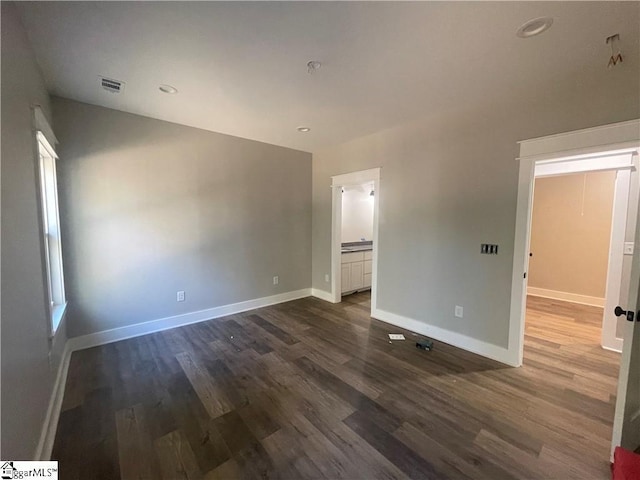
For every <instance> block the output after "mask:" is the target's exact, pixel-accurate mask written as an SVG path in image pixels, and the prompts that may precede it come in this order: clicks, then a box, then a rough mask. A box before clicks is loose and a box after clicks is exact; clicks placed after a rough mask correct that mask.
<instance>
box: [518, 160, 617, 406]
mask: <svg viewBox="0 0 640 480" xmlns="http://www.w3.org/2000/svg"><path fill="white" fill-rule="evenodd" d="M538 170H539V169H538ZM534 176H535V183H534V193H533V207H532V215H531V227H530V228H531V230H530V231H531V234H530V238H529V243H530V252H529V271H528V275H527V277H528V278H527V308H526V319H525V345H526V344H527V342H529V345H533V344H535V342H539V343H540V342H543V343H546V344H547V345H553V346H555V347H558V348H564V349H566V350H569V351H574V350H575V351H584V350H585V349H588V348H590V347H593V348H595V347H597V346H599V345H601V346H602V347H603V348H606V349H608V350H614V351H616V352H620V351H621V350H622V338H621V336H622V335H621V334H619V333H618V330H619V329H620V328H619V325H618V324H619V321H617V322H616V321H613V322H609V321H607V318H606V315H605V312H604V307H605V298H606V294H607V292H608V293H609V295H619V291H620V284H621V280H622V277H623V273H622V272H618V271H616V270H615V268H614V271H612V272H611V275H607V273H608V267H609V265H611V266H613V267H615V265H616V260H617V259H616V258H612V259H610V253H611V250H610V248H609V247H610V242H611V238H612V219H613V210H614V208H613V207H614V193H615V187H616V176H617V172H616V171H615V170H598V171H586V172H582V173H568V174H563V175H550V176H549V175H545V174H544V173H539V171H538V172H534ZM622 213H623V212H620V214H622ZM617 227H618V228H619V225H618V226H617ZM607 280H609V285H608V284H607V283H608V282H607ZM616 301H617V299H616ZM607 329H609V330H607ZM525 359H526V352H525ZM613 393H614V394H615V392H613Z"/></svg>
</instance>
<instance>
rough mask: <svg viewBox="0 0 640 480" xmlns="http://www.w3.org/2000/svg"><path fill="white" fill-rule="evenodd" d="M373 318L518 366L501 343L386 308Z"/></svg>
mask: <svg viewBox="0 0 640 480" xmlns="http://www.w3.org/2000/svg"><path fill="white" fill-rule="evenodd" d="M372 316H373V318H376V319H378V320H381V321H383V322H385V323H389V324H391V325H395V326H396V327H400V328H404V329H405V330H410V331H412V332H415V333H419V334H420V335H424V336H426V337H429V338H432V339H434V340H437V341H440V342H443V343H447V344H449V345H453V346H454V347H458V348H461V349H463V350H467V351H469V352H472V353H476V354H478V355H481V356H483V357H487V358H490V359H492V360H495V361H497V362H500V363H504V364H506V365H509V366H511V367H517V366H518V365H516V364H515V363H514V362H513V359H512V358H511V357H510V355H509V351H508V349H506V348H504V347H501V346H499V345H494V344H492V343H488V342H484V341H482V340H478V339H477V338H472V337H468V336H467V335H464V334H462V333H457V332H452V331H451V330H446V329H444V328H441V327H437V326H435V325H429V324H428V323H424V322H421V321H419V320H415V319H413V318H409V317H404V316H402V315H398V314H396V313H391V312H387V311H385V310H380V309H376V310H375V311H374V312H373V314H372Z"/></svg>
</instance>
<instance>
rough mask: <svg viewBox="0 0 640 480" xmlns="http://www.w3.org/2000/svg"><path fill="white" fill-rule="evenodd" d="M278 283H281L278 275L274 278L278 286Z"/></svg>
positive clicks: (274, 282)
mask: <svg viewBox="0 0 640 480" xmlns="http://www.w3.org/2000/svg"><path fill="white" fill-rule="evenodd" d="M278 283H280V278H279V277H278V276H277V275H276V276H275V277H273V284H274V285H278Z"/></svg>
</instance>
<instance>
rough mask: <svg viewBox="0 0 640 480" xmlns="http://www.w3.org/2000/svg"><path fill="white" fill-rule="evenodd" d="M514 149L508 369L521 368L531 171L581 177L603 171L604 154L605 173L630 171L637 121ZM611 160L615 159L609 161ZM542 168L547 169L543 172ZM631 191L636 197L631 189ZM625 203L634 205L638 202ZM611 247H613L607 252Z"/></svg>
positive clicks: (638, 136)
mask: <svg viewBox="0 0 640 480" xmlns="http://www.w3.org/2000/svg"><path fill="white" fill-rule="evenodd" d="M519 143H520V157H519V158H518V160H519V162H520V174H519V179H518V201H517V207H516V229H515V240H514V251H513V272H512V287H511V309H510V318H509V347H508V350H507V357H508V358H507V363H508V364H510V365H513V366H521V365H522V359H523V352H524V320H525V313H526V294H527V292H526V285H527V283H526V279H525V278H524V274H525V273H526V272H527V271H528V266H529V265H528V262H529V238H530V226H531V213H532V205H533V182H534V176H535V173H536V172H535V170H536V169H537V168H538V169H542V170H539V171H544V168H546V169H547V174H552V173H551V171H552V170H551V169H553V168H556V166H557V165H559V164H560V163H570V162H575V163H574V165H575V167H576V168H578V167H581V168H582V170H581V171H585V168H589V170H598V169H600V170H602V169H603V168H602V166H600V167H599V168H596V164H597V163H598V162H600V163H602V160H601V157H602V154H603V153H604V152H607V155H608V156H609V157H610V158H615V159H616V160H609V164H608V165H607V168H606V169H621V168H627V171H630V169H631V168H632V167H634V165H636V164H637V152H638V150H640V120H631V121H628V122H621V123H615V124H611V125H605V126H602V127H595V128H588V129H585V130H578V131H575V132H569V133H562V134H558V135H551V136H548V137H541V138H536V139H531V140H526V141H522V142H519ZM614 154H616V156H615V157H612V155H614ZM625 162H626V163H625ZM614 163H615V165H614ZM543 165H546V167H544V168H543V167H542V166H543ZM556 174H558V173H556ZM617 177H619V175H618V176H617ZM616 183H617V181H616ZM627 183H628V182H627ZM633 191H634V192H635V189H634V190H633ZM621 193H622V192H621ZM627 196H628V194H627ZM630 200H631V201H632V202H635V203H637V202H638V199H637V198H635V199H630ZM618 201H620V200H618ZM627 230H628V229H627ZM628 231H629V230H628ZM632 233H633V232H629V233H628V234H629V235H631V234H632ZM631 241H633V239H631ZM612 247H613V245H612V246H611V247H610V249H611V248H612Z"/></svg>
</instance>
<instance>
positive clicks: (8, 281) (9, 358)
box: [1, 2, 66, 460]
mask: <svg viewBox="0 0 640 480" xmlns="http://www.w3.org/2000/svg"><path fill="white" fill-rule="evenodd" d="M1 8H2V39H1V42H2V79H1V80H2V98H1V100H2V171H1V176H2V259H1V260H2V287H1V291H2V452H1V457H2V458H3V459H16V460H19V459H23V460H31V459H33V456H34V453H35V450H36V446H37V443H38V437H39V434H40V431H41V428H42V425H43V421H44V418H45V414H46V410H47V406H48V402H49V397H50V395H51V390H52V387H53V381H54V378H55V373H56V369H57V365H58V362H59V356H58V355H59V352H58V354H56V355H53V357H52V361H51V365H50V362H49V349H50V345H49V338H48V336H49V326H48V322H49V318H48V313H47V308H46V297H45V287H44V265H43V263H42V248H41V247H42V245H41V236H40V222H39V213H38V211H39V210H38V198H37V196H36V160H35V159H36V157H35V155H36V151H35V148H36V145H35V137H34V134H33V123H32V112H31V106H32V105H34V104H39V105H41V106H42V109H43V111H44V113H45V115H46V116H48V117H50V108H49V97H48V95H47V92H46V90H45V87H44V82H43V80H42V76H41V74H40V71H39V69H38V67H37V65H36V63H35V58H34V55H33V52H32V51H31V48H30V46H29V43H28V42H27V38H26V34H25V32H24V30H23V28H22V25H21V24H20V20H19V19H18V16H17V13H16V11H15V7H14V5H13V4H12V3H7V2H2V7H1ZM65 340H66V339H65V331H64V324H63V325H61V327H60V328H59V329H58V332H57V334H56V344H57V345H61V346H62V345H64V343H65Z"/></svg>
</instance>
